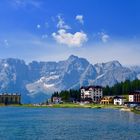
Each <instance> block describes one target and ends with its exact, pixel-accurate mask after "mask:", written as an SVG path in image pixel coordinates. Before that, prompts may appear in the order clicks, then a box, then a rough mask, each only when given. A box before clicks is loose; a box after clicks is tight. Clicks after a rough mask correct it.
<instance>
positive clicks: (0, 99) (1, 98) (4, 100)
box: [0, 94, 21, 104]
mask: <svg viewBox="0 0 140 140" xmlns="http://www.w3.org/2000/svg"><path fill="white" fill-rule="evenodd" d="M0 103H1V104H20V103H21V96H20V95H9V94H3V95H0Z"/></svg>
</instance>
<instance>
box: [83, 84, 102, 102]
mask: <svg viewBox="0 0 140 140" xmlns="http://www.w3.org/2000/svg"><path fill="white" fill-rule="evenodd" d="M102 97H103V88H102V87H101V86H87V87H81V99H82V100H88V99H89V100H91V101H92V102H100V100H101V98H102Z"/></svg>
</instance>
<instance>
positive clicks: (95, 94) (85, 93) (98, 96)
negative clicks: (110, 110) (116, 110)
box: [52, 86, 140, 107]
mask: <svg viewBox="0 0 140 140" xmlns="http://www.w3.org/2000/svg"><path fill="white" fill-rule="evenodd" d="M80 94H81V101H80V103H86V104H88V103H94V104H105V105H109V104H114V105H120V106H121V105H125V106H127V107H135V106H140V91H134V92H130V93H129V95H128V98H127V97H126V96H122V95H114V96H104V94H103V88H102V87H101V86H85V87H81V88H80ZM52 102H53V103H55V104H58V103H63V100H62V98H61V97H53V98H52ZM73 102H75V100H74V99H73Z"/></svg>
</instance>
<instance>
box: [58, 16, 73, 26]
mask: <svg viewBox="0 0 140 140" xmlns="http://www.w3.org/2000/svg"><path fill="white" fill-rule="evenodd" d="M57 18H58V23H57V28H59V29H71V27H70V26H69V25H67V24H66V23H65V21H64V19H63V18H62V17H61V16H60V15H58V16H57Z"/></svg>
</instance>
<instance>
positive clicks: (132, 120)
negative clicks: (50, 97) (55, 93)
mask: <svg viewBox="0 0 140 140" xmlns="http://www.w3.org/2000/svg"><path fill="white" fill-rule="evenodd" d="M104 139H105V140H140V115H136V114H134V113H131V112H122V111H119V110H113V109H66V108H63V109H62V108H58V109H55V108H52V109H48V108H18V107H0V140H104Z"/></svg>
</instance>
